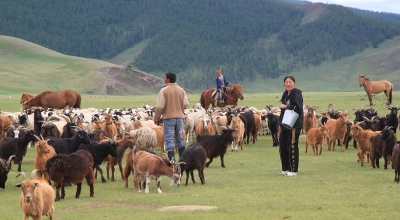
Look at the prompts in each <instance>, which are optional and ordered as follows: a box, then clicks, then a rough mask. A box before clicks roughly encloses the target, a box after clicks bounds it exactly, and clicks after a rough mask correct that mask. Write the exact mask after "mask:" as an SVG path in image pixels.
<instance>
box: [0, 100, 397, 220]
mask: <svg viewBox="0 0 400 220" xmlns="http://www.w3.org/2000/svg"><path fill="white" fill-rule="evenodd" d="M316 108H317V106H311V105H306V106H305V107H304V110H305V111H304V113H305V114H304V128H303V130H304V133H305V134H306V153H307V149H308V146H309V145H311V146H312V148H313V153H314V154H315V155H319V154H321V153H322V146H323V144H324V142H326V143H327V145H328V150H335V143H336V140H338V145H339V146H340V147H341V150H342V151H343V150H344V145H346V148H347V147H348V143H349V141H350V140H351V139H352V138H353V139H354V140H355V142H354V146H355V147H357V157H358V160H359V162H360V163H361V165H363V164H364V158H365V156H367V158H368V161H369V160H370V161H371V165H372V166H373V167H374V168H375V167H378V168H379V159H380V158H384V160H385V166H384V167H385V169H386V168H387V165H388V164H389V163H390V161H392V167H393V168H395V172H396V176H395V181H397V182H398V181H399V176H400V172H399V170H400V161H399V158H398V157H399V156H400V155H399V147H398V144H397V143H396V142H397V139H396V135H395V133H396V129H397V127H398V120H399V119H398V116H397V110H398V109H399V108H398V107H389V109H390V110H391V113H390V114H389V115H387V116H385V117H378V116H377V113H376V111H375V112H374V110H373V109H363V108H360V109H355V110H356V112H355V115H356V119H355V120H354V122H349V121H348V116H349V114H348V113H347V112H341V111H338V110H334V109H332V108H328V110H327V111H325V112H323V113H322V114H321V115H319V116H317V115H316V113H315V110H316ZM153 112H154V108H153V107H151V106H149V105H147V104H146V105H144V106H143V107H140V108H137V109H123V110H119V109H104V110H101V109H95V108H89V109H64V110H50V109H47V110H45V109H42V108H34V109H28V110H26V111H25V112H24V113H22V114H21V113H10V112H9V113H5V112H3V113H2V114H1V116H0V131H2V132H4V133H2V134H0V135H1V136H0V137H1V139H2V140H1V142H0V165H1V166H0V187H1V188H5V182H6V180H7V173H8V172H9V170H10V167H11V161H12V160H14V161H15V162H17V163H18V171H19V172H21V164H22V161H23V157H24V155H25V153H26V150H27V147H28V146H29V145H30V143H31V142H34V143H35V151H36V156H35V160H34V166H35V168H36V169H35V170H34V171H33V172H32V174H31V178H30V179H27V178H26V175H25V173H23V172H21V176H22V177H23V181H22V182H21V183H20V184H17V185H16V186H17V187H21V189H22V193H21V198H20V203H21V209H22V210H23V213H24V218H28V217H29V216H31V217H33V218H39V219H40V217H41V216H42V215H47V216H49V218H50V219H53V213H54V201H59V200H60V199H64V197H65V191H64V186H66V185H69V184H76V185H77V190H76V196H75V197H76V198H79V195H80V192H81V185H82V182H83V181H84V180H86V182H87V183H88V185H89V186H90V196H91V197H92V196H93V195H94V186H93V185H94V182H95V175H96V174H97V171H99V172H100V175H101V179H102V182H106V178H105V177H104V176H103V171H102V169H101V168H100V166H99V165H100V164H101V163H102V162H104V161H106V162H107V166H106V167H107V179H108V180H111V181H114V180H115V178H114V171H115V169H114V166H116V165H118V167H119V170H120V173H121V178H122V179H123V180H124V182H125V187H128V177H129V175H130V174H131V173H132V174H133V180H134V185H135V188H136V190H137V191H138V192H140V191H142V190H143V189H144V191H145V193H149V187H148V186H149V183H150V180H151V179H156V182H157V191H158V193H162V191H161V188H160V178H161V176H168V177H169V179H170V184H171V185H179V184H180V179H181V177H182V173H183V172H186V182H185V185H187V184H188V179H189V175H190V176H191V179H192V182H193V183H195V178H194V175H193V171H194V170H197V171H198V173H199V178H200V181H201V183H202V184H204V183H205V177H204V172H203V170H204V169H205V167H208V166H210V164H211V163H212V162H213V158H216V157H218V156H219V157H220V160H221V167H225V164H224V155H225V153H226V151H227V149H228V147H229V146H230V147H231V150H232V151H237V150H238V147H240V148H241V150H243V149H244V146H245V144H249V143H250V141H252V142H253V143H255V141H256V140H257V134H264V133H265V131H267V133H269V134H271V138H272V143H273V146H278V144H279V114H280V109H278V108H276V107H273V106H267V107H266V108H265V109H262V110H258V109H256V108H253V107H250V108H249V107H241V108H234V107H233V106H232V107H229V106H228V107H226V108H222V109H220V108H214V109H210V110H207V111H206V110H205V109H204V108H202V107H201V105H200V104H196V105H195V106H194V107H193V108H190V109H186V110H185V120H184V121H185V124H184V132H183V134H182V136H183V138H184V139H185V141H186V143H188V144H189V146H188V147H186V149H185V150H184V152H183V153H182V155H180V158H179V161H175V160H171V161H170V160H168V158H167V157H166V156H165V154H163V153H164V144H165V140H164V136H163V127H162V125H156V124H154V122H153V120H152V115H153ZM246 138H247V140H246ZM318 146H319V147H320V148H319V150H318ZM128 148H129V149H130V150H129V152H128V153H127V154H126V157H124V155H125V152H126V150H128ZM156 149H159V150H160V152H161V154H157V153H155V152H156ZM123 158H125V160H126V163H125V167H124V168H122V160H123ZM207 158H208V159H209V161H208V162H206V160H207ZM95 171H96V172H95ZM109 171H110V172H111V175H109ZM35 174H37V176H38V177H37V178H35V177H34V175H35ZM50 184H54V186H55V187H56V193H54V190H53V188H52V186H51V185H50ZM38 186H40V187H38ZM30 204H35V205H30Z"/></svg>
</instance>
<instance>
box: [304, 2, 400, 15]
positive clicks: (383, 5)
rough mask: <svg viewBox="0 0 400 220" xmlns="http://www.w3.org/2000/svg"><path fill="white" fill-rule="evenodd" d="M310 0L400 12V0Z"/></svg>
mask: <svg viewBox="0 0 400 220" xmlns="http://www.w3.org/2000/svg"><path fill="white" fill-rule="evenodd" d="M307 1H309V2H314V3H315V2H321V3H324V4H336V5H343V6H346V7H352V8H358V9H364V10H370V11H379V12H391V13H396V14H400V0H307Z"/></svg>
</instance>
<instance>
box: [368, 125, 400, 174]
mask: <svg viewBox="0 0 400 220" xmlns="http://www.w3.org/2000/svg"><path fill="white" fill-rule="evenodd" d="M396 141H397V138H396V134H395V133H394V132H393V130H391V128H390V127H385V128H384V129H383V130H382V131H381V132H380V133H379V135H376V136H373V137H371V143H372V149H371V156H370V157H371V164H372V168H375V167H377V168H379V159H380V158H381V157H383V159H384V160H385V165H384V169H387V164H388V161H389V157H390V156H391V155H392V149H393V146H394V145H395V143H396Z"/></svg>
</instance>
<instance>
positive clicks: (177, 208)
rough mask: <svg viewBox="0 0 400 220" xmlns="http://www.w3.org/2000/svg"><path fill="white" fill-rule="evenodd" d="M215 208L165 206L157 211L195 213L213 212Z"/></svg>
mask: <svg viewBox="0 0 400 220" xmlns="http://www.w3.org/2000/svg"><path fill="white" fill-rule="evenodd" d="M216 208H217V207H216V206H201V205H184V206H167V207H163V208H161V209H159V211H162V212H164V211H196V210H204V211H208V210H213V209H216Z"/></svg>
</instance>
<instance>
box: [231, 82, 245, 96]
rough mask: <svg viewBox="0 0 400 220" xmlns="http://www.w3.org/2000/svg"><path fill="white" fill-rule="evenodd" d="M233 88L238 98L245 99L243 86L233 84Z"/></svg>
mask: <svg viewBox="0 0 400 220" xmlns="http://www.w3.org/2000/svg"><path fill="white" fill-rule="evenodd" d="M231 85H232V87H231V90H232V92H233V93H234V94H235V95H236V97H237V98H239V99H240V100H243V99H244V96H243V92H242V86H241V85H240V84H231Z"/></svg>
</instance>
